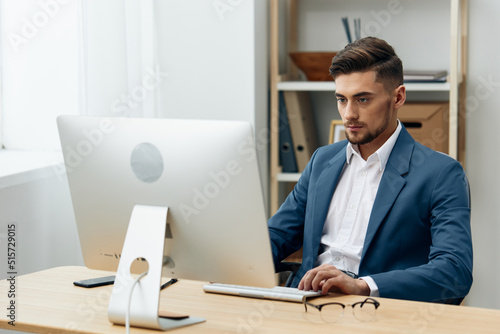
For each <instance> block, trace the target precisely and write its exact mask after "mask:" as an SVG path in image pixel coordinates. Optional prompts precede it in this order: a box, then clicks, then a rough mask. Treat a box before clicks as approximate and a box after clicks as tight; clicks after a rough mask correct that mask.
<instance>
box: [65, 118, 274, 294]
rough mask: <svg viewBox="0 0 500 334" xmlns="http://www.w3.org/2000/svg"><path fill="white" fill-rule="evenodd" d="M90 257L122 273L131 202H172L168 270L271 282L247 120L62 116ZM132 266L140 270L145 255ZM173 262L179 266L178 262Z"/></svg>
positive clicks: (94, 264) (90, 262)
mask: <svg viewBox="0 0 500 334" xmlns="http://www.w3.org/2000/svg"><path fill="white" fill-rule="evenodd" d="M57 123H58V128H59V135H60V140H61V146H62V151H63V154H64V158H65V165H66V173H67V178H68V183H69V188H70V193H71V198H72V202H73V209H74V213H75V219H76V223H77V228H78V234H79V239H80V244H81V249H82V254H83V259H84V262H85V265H86V266H87V267H88V268H91V269H101V270H109V271H116V270H117V267H118V263H119V260H120V254H121V252H122V247H123V243H124V239H125V235H126V232H127V227H128V224H129V220H130V216H131V212H132V209H133V208H134V206H135V205H136V204H141V205H152V206H167V207H168V217H167V223H168V224H167V233H166V239H165V241H166V243H165V250H164V252H165V256H168V257H169V258H170V259H171V260H173V261H170V264H171V265H169V266H168V268H167V267H166V266H165V268H164V270H163V275H164V276H166V277H175V278H185V279H194V280H202V281H209V282H220V283H231V284H241V285H253V286H262V287H271V286H274V285H275V279H274V265H273V261H272V255H271V246H270V240H269V233H268V229H267V218H266V213H265V206H264V201H263V191H262V187H261V179H260V175H259V171H258V163H257V154H256V149H255V144H254V139H253V133H252V129H251V126H250V125H249V124H248V123H245V122H240V121H213V120H178V119H142V118H140V119H134V118H104V117H84V116H60V117H58V119H57ZM136 262H137V265H136V266H135V268H134V269H133V271H134V272H136V273H141V272H143V270H144V268H141V265H142V264H141V260H140V259H138V260H137V261H136ZM172 264H174V266H172Z"/></svg>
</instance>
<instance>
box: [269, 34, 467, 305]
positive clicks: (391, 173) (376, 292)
mask: <svg viewBox="0 0 500 334" xmlns="http://www.w3.org/2000/svg"><path fill="white" fill-rule="evenodd" d="M330 73H331V75H332V76H333V79H334V80H335V84H336V92H335V95H336V97H337V105H338V109H339V113H340V116H341V117H342V120H343V123H344V125H345V129H346V130H345V131H346V136H347V138H348V141H342V142H339V143H335V144H332V145H328V146H325V147H321V148H319V149H318V150H317V151H316V152H315V153H314V154H313V156H312V157H311V160H310V162H309V164H308V165H307V167H306V168H305V170H304V172H303V173H302V176H301V178H300V179H299V181H298V183H297V185H296V186H295V188H294V190H293V191H292V192H291V193H290V195H289V196H288V197H287V199H286V201H285V202H284V203H283V205H282V206H281V207H280V209H279V210H278V212H277V213H276V214H275V215H274V216H273V217H272V218H271V219H270V220H269V223H268V224H269V232H270V237H271V243H272V249H273V256H274V261H275V265H276V266H278V264H279V263H280V262H281V261H282V260H283V259H284V258H286V257H287V256H288V255H290V254H292V253H293V252H295V251H297V250H299V249H300V248H301V247H303V258H302V265H301V267H300V269H299V270H298V272H297V276H296V277H295V279H294V281H293V282H292V286H298V288H299V289H304V290H311V289H312V290H315V291H317V290H321V291H322V292H323V293H327V292H328V291H332V292H342V293H347V294H359V295H371V296H380V297H389V298H399V299H409V300H420V301H435V302H450V303H459V302H460V301H461V300H462V299H463V297H465V296H466V295H467V293H468V291H469V289H470V286H471V284H472V241H471V232H470V204H469V188H468V181H467V178H466V175H465V173H464V171H463V169H462V167H461V165H460V164H459V163H458V162H457V161H456V160H454V159H452V158H450V157H449V156H447V155H445V154H442V153H438V152H436V151H433V150H431V149H429V148H427V147H425V146H423V145H421V144H419V143H417V142H415V141H414V140H413V138H412V137H411V136H410V134H409V133H408V132H407V131H406V129H405V128H404V126H402V124H401V122H399V121H398V119H397V111H398V109H399V108H400V107H401V106H402V105H403V104H404V102H405V100H406V91H405V87H404V85H403V66H402V62H401V60H400V59H399V58H398V56H397V55H396V54H395V52H394V49H393V48H392V47H391V46H390V45H389V44H387V43H386V42H385V41H383V40H380V39H378V38H374V37H366V38H363V39H360V40H358V41H356V42H354V43H351V44H349V45H347V46H346V48H345V49H344V50H342V51H341V52H339V53H338V55H337V56H336V57H335V58H334V59H333V61H332V65H331V67H330ZM358 277H359V278H358Z"/></svg>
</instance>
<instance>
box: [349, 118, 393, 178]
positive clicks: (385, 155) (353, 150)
mask: <svg viewBox="0 0 500 334" xmlns="http://www.w3.org/2000/svg"><path fill="white" fill-rule="evenodd" d="M401 128H402V126H401V122H400V121H399V120H398V126H397V128H396V131H394V133H393V134H392V135H391V136H390V137H389V139H387V140H386V142H385V143H384V144H383V145H382V146H381V147H380V148H379V149H378V150H377V151H376V152H375V153H373V154H372V155H371V156H369V157H368V159H367V160H366V161H367V162H369V161H370V160H373V159H374V158H375V160H378V161H379V163H380V166H379V167H380V170H381V171H382V170H384V169H385V165H386V164H387V161H388V160H389V156H390V155H391V152H392V149H393V148H394V145H395V144H396V140H397V139H398V137H399V133H400V132H401ZM354 154H355V155H357V156H358V157H360V158H361V155H360V154H359V149H358V145H357V144H351V143H348V144H347V149H346V158H347V163H348V164H350V163H351V158H352V156H353V155H354Z"/></svg>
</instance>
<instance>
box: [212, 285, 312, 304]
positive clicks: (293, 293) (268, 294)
mask: <svg viewBox="0 0 500 334" xmlns="http://www.w3.org/2000/svg"><path fill="white" fill-rule="evenodd" d="M203 291H205V292H211V293H221V294H226V295H234V296H240V297H252V298H263V299H273V300H282V301H289V302H297V303H302V302H303V301H304V298H305V297H309V296H321V292H320V291H318V292H315V291H304V290H299V289H296V288H286V287H282V286H275V287H273V288H259V287H253V286H245V285H232V284H220V283H211V284H206V285H204V286H203Z"/></svg>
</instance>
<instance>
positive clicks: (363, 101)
mask: <svg viewBox="0 0 500 334" xmlns="http://www.w3.org/2000/svg"><path fill="white" fill-rule="evenodd" d="M359 102H361V103H365V102H368V99H367V98H365V97H361V98H360V99H359Z"/></svg>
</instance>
